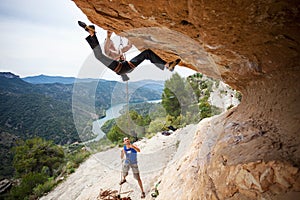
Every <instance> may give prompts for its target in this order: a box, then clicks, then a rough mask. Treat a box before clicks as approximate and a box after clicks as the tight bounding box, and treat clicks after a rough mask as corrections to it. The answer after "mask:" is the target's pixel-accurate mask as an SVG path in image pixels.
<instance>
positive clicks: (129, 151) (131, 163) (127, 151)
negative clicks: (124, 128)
mask: <svg viewBox="0 0 300 200" xmlns="http://www.w3.org/2000/svg"><path fill="white" fill-rule="evenodd" d="M123 143H124V147H123V149H122V151H121V159H122V160H123V159H124V155H125V162H124V164H123V169H122V176H123V179H122V180H121V182H120V185H122V184H123V183H125V182H126V176H127V175H128V171H129V168H131V169H132V172H133V177H134V178H135V179H136V180H137V181H138V183H139V186H140V188H141V191H142V195H141V198H145V192H144V189H143V183H142V180H141V177H140V172H139V168H138V165H137V152H140V151H141V150H140V149H139V148H138V147H137V146H135V145H133V144H131V143H130V140H129V138H127V137H125V138H124V139H123Z"/></svg>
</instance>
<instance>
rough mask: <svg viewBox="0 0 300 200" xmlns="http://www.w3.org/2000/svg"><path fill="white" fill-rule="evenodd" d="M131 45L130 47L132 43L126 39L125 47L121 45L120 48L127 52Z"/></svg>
mask: <svg viewBox="0 0 300 200" xmlns="http://www.w3.org/2000/svg"><path fill="white" fill-rule="evenodd" d="M131 47H132V44H131V42H130V41H129V40H128V43H127V45H126V46H125V47H123V48H122V49H121V51H122V52H123V53H125V52H127V51H128V50H129V49H131Z"/></svg>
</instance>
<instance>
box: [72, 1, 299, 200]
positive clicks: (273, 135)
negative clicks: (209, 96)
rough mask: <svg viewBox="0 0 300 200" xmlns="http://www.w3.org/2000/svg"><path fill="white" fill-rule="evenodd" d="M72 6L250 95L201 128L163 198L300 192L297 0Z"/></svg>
mask: <svg viewBox="0 0 300 200" xmlns="http://www.w3.org/2000/svg"><path fill="white" fill-rule="evenodd" d="M74 2H75V3H76V4H77V6H78V7H79V8H80V9H81V10H82V11H83V12H84V13H85V14H86V15H87V17H88V18H89V19H90V21H92V22H93V23H95V24H97V25H98V26H100V27H102V28H104V29H107V30H112V31H115V32H116V33H117V34H120V35H122V36H125V37H127V38H128V39H129V40H130V41H131V42H132V43H133V44H134V45H135V46H136V47H137V48H139V49H140V50H142V49H145V48H151V49H153V50H154V51H155V52H156V53H158V54H159V55H160V56H162V57H164V58H165V59H166V60H170V59H174V58H175V57H180V58H181V59H182V63H181V65H182V66H185V67H189V68H192V69H195V70H196V71H199V72H201V73H204V74H206V75H207V76H210V77H213V78H216V79H220V80H222V81H224V82H225V83H227V84H229V85H230V86H231V87H233V88H234V89H238V90H239V91H240V92H241V93H242V94H243V99H242V102H241V104H240V105H239V106H238V107H237V108H234V109H231V110H229V111H228V112H226V113H224V114H223V115H221V116H218V117H216V118H214V119H212V120H211V121H210V122H206V123H207V124H206V125H201V126H200V125H199V130H198V132H199V133H198V135H197V136H196V137H195V141H194V145H193V147H192V148H191V150H190V151H189V152H186V157H185V158H183V159H181V160H178V162H177V166H176V167H169V168H167V169H166V172H165V174H166V175H164V176H163V179H162V183H161V186H160V187H161V188H160V190H161V191H160V199H174V197H177V199H257V198H265V199H275V198H278V199H281V198H282V199H287V198H289V197H290V198H293V196H295V195H299V192H300V188H299V187H300V186H299V182H300V172H299V166H300V137H299V131H300V128H299V123H300V112H299V110H300V104H299V102H300V101H299V99H300V92H299V89H300V81H299V77H300V66H299V65H300V57H299V43H300V34H299V25H300V15H299V12H300V4H299V1H288V0H276V1H275V0H255V1H254V0H249V1H237V0H230V1H229V0H225V1H217V0H202V1H192V0H185V1H184V0H182V1H176V0H167V1H154V0H149V1H130V0H120V1H117V0H103V1H98V0H74ZM203 123H204V122H203ZM173 173H174V174H173ZM168 177H171V178H168ZM170 188H172V189H170ZM297 192H298V194H297Z"/></svg>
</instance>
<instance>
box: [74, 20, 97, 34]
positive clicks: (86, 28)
mask: <svg viewBox="0 0 300 200" xmlns="http://www.w3.org/2000/svg"><path fill="white" fill-rule="evenodd" d="M78 24H79V26H81V27H82V28H84V30H86V31H93V32H94V33H95V32H96V31H95V26H94V25H88V26H87V25H86V23H84V22H81V21H78Z"/></svg>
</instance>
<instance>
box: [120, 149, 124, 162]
mask: <svg viewBox="0 0 300 200" xmlns="http://www.w3.org/2000/svg"><path fill="white" fill-rule="evenodd" d="M123 158H124V149H122V150H121V159H122V160H123Z"/></svg>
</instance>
